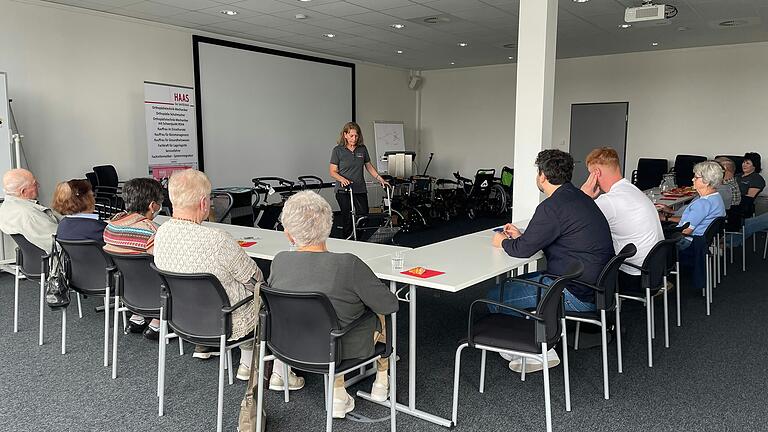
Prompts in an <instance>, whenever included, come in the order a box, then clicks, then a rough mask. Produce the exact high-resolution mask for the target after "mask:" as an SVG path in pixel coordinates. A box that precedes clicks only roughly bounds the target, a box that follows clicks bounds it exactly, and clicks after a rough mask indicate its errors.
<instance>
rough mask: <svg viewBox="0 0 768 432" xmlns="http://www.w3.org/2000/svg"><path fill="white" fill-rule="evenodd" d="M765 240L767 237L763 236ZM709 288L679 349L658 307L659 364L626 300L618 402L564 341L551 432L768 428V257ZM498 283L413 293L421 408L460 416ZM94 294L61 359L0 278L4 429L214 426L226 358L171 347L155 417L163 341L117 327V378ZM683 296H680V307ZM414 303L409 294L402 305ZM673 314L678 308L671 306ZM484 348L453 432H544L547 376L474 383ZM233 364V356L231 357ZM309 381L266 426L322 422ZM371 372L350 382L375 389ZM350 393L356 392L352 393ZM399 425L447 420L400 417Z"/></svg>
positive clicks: (272, 399) (686, 300) (31, 286)
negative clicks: (454, 404) (456, 371)
mask: <svg viewBox="0 0 768 432" xmlns="http://www.w3.org/2000/svg"><path fill="white" fill-rule="evenodd" d="M759 243H761V242H759ZM736 261H737V262H736V263H735V264H734V265H732V266H731V267H730V268H729V271H730V273H729V275H728V276H727V277H725V278H724V279H723V283H722V285H720V286H718V288H716V289H715V292H714V304H713V306H712V315H711V316H709V317H707V316H706V315H705V309H704V300H703V298H702V297H701V295H700V292H699V293H697V292H693V290H691V289H686V283H685V282H684V283H683V291H682V293H683V306H682V310H683V325H682V327H676V326H674V325H673V323H672V320H671V322H670V324H671V326H670V340H671V347H670V348H669V349H665V348H664V342H663V326H662V315H661V312H662V307H661V306H662V303H661V299H658V300H657V305H658V307H657V308H656V311H657V339H656V340H655V342H654V367H653V368H652V369H651V368H648V367H647V364H646V351H645V349H646V348H645V347H646V345H645V323H644V320H645V315H644V311H643V309H642V308H641V307H639V306H637V305H631V304H628V305H627V306H626V307H625V310H624V314H623V315H622V323H623V325H624V327H625V328H626V330H627V331H626V334H625V335H624V337H623V345H624V373H623V374H618V373H617V370H616V352H615V344H613V343H612V344H611V346H610V347H609V363H610V384H611V399H610V400H604V399H603V396H602V372H601V357H600V349H599V348H593V349H581V350H578V351H573V350H572V349H570V350H569V357H570V359H571V369H570V370H571V392H572V393H571V394H572V402H573V410H572V412H566V411H565V402H564V395H563V377H562V371H563V368H562V365H561V366H558V367H556V368H554V369H552V374H551V377H552V379H551V389H552V412H553V424H554V430H556V431H582V430H584V431H586V430H605V431H679V430H685V431H724V430H732V431H765V430H768V426H766V425H765V418H766V414H768V386H766V379H767V378H768V369H767V368H766V366H765V365H764V364H765V357H766V349H765V344H766V340H767V339H766V333H767V330H766V326H765V325H764V317H765V311H766V308H768V284H767V283H766V281H767V280H768V263H767V262H766V261H763V260H762V259H761V257H760V256H758V254H753V253H751V252H749V253H748V257H747V262H748V271H747V272H746V273H742V272H741V270H740V262H739V257H738V256H737V257H736ZM488 287H489V284H488V283H486V284H481V285H479V286H476V287H473V288H470V289H467V290H465V291H463V292H461V293H458V294H448V293H441V292H437V291H433V290H421V291H419V294H418V304H419V313H418V323H417V329H418V347H419V348H418V352H417V359H418V364H417V376H418V386H417V388H416V391H417V406H418V407H419V408H420V409H422V410H425V411H428V412H430V413H434V414H436V415H439V416H442V417H449V416H450V413H451V397H452V381H453V367H454V352H455V350H456V347H457V341H458V340H459V339H460V338H461V337H462V336H463V334H464V333H465V332H466V320H467V310H468V307H469V304H470V303H471V301H472V300H473V299H475V298H478V297H480V296H482V295H483V294H484V293H485V291H486V290H487V289H488ZM98 304H99V301H98V299H94V298H89V299H87V300H85V301H84V303H83V308H84V316H83V318H82V319H78V318H77V313H76V310H77V309H76V307H74V303H73V305H72V307H70V313H69V317H68V318H69V319H68V326H67V327H68V352H67V354H66V355H63V356H62V355H61V354H60V353H59V350H60V345H59V342H60V335H61V331H60V314H59V313H58V312H52V311H50V310H47V309H46V311H45V325H46V332H45V344H44V345H43V346H38V345H37V316H38V315H37V285H36V284H35V283H34V282H30V281H22V282H21V295H20V309H21V310H20V321H19V332H18V333H13V332H12V329H13V276H11V275H8V274H2V275H0V346H2V347H3V350H2V355H3V359H4V360H2V366H0V430H4V431H43V430H45V431H85V430H100V431H177V430H178V431H182V430H183V431H210V430H215V419H216V417H215V415H216V380H217V375H216V370H217V361H215V360H209V361H201V360H197V359H193V358H192V357H191V355H190V353H191V351H192V349H193V347H192V345H190V344H186V355H184V356H179V355H178V351H177V349H176V345H175V343H174V344H173V345H171V346H170V348H169V350H168V363H167V387H166V413H165V416H163V417H158V416H157V399H156V397H155V387H156V369H157V368H156V360H157V346H156V344H154V343H151V342H149V341H147V340H144V339H143V338H142V337H141V336H139V335H127V336H124V335H122V333H120V335H119V347H120V348H119V363H118V366H119V368H118V372H119V376H118V378H117V379H116V380H112V379H111V377H110V372H111V369H110V368H105V367H103V366H102V344H103V338H102V334H103V333H102V332H103V314H101V313H96V312H94V309H93V308H94V306H96V305H98ZM671 305H674V302H672V303H671ZM401 308H402V309H401V310H403V311H405V310H406V309H407V304H402V305H401ZM670 311H671V316H673V313H672V311H674V309H673V308H671V309H670ZM407 326H408V319H407V314H405V313H403V314H400V318H399V332H398V344H399V347H400V348H402V349H403V350H402V351H401V352H400V353H399V355H400V356H401V358H402V361H401V362H399V368H398V375H399V376H398V398H399V400H400V402H405V401H406V399H407V396H406V393H407V380H406V378H407V359H408V354H407V350H406V347H407V328H408V327H407ZM479 359H480V355H479V352H477V351H475V350H465V354H464V357H463V362H462V367H461V389H460V393H459V394H460V403H459V422H458V425H457V426H456V427H455V430H456V431H484V432H493V431H508V430H521V431H529V430H544V413H543V404H544V402H543V392H542V374H541V373H537V374H530V375H529V376H528V377H527V379H526V381H525V382H521V381H520V379H519V375H516V374H514V373H513V372H511V371H510V370H509V369H508V368H507V364H506V362H504V361H503V360H502V359H501V358H499V357H498V356H496V355H489V356H488V368H487V376H486V389H485V393H484V394H480V393H479V392H478V391H477V385H478V376H479ZM235 360H236V358H235ZM306 380H307V385H306V387H305V388H304V389H303V390H301V391H298V392H293V393H292V395H291V401H290V403H288V404H286V403H283V401H282V395H281V394H279V393H277V392H269V394H268V395H267V401H266V409H267V412H268V415H269V423H268V430H269V431H319V430H323V421H324V417H323V414H324V413H323V390H322V381H323V380H322V377H321V376H307V377H306ZM370 384H371V379H369V380H367V381H364V382H362V383H360V384H359V385H356V386H354V387H353V388H352V389H351V390H352V391H356V390H367V389H368V387H369V386H370ZM244 391H245V383H243V382H239V381H237V380H236V382H235V384H234V385H232V386H229V385H227V386H226V388H225V395H224V399H225V415H224V428H225V430H227V431H233V430H235V429H236V426H237V413H238V408H239V403H240V400H241V398H242V396H243V393H244ZM351 393H352V392H351ZM357 407H358V408H357V411H359V412H360V413H361V414H364V415H367V416H369V417H381V416H385V415H387V413H388V411H387V410H386V409H385V408H382V407H379V406H376V405H372V404H371V403H368V402H365V401H363V400H361V399H360V398H357ZM397 425H398V429H399V430H401V431H444V430H445V429H444V428H442V427H439V426H435V425H433V424H430V423H427V422H424V421H422V420H419V419H415V418H412V417H409V416H406V415H399V416H398V420H397ZM334 429H335V430H338V431H353V430H368V431H387V430H389V424H388V423H387V422H383V423H377V424H372V425H363V424H359V423H355V422H352V421H348V420H336V421H334Z"/></svg>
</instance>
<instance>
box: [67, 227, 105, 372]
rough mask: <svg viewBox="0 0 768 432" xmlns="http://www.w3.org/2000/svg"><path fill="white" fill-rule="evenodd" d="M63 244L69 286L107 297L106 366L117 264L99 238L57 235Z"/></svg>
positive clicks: (78, 291)
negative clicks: (68, 237)
mask: <svg viewBox="0 0 768 432" xmlns="http://www.w3.org/2000/svg"><path fill="white" fill-rule="evenodd" d="M56 242H57V243H58V244H59V245H60V246H61V249H62V250H63V252H64V254H65V255H66V257H65V259H63V260H62V261H63V262H65V263H66V266H65V270H66V275H67V282H68V284H69V288H70V289H72V290H73V291H75V292H76V293H78V294H82V295H85V296H93V297H97V298H98V297H103V298H104V367H107V366H109V302H110V301H111V299H112V296H113V293H114V291H113V289H112V287H113V283H112V282H111V280H110V279H111V278H112V277H113V276H114V272H115V270H116V269H115V267H114V264H113V263H112V259H111V258H110V257H109V256H108V255H107V254H106V252H104V249H103V246H104V244H103V243H101V242H98V241H96V240H63V239H60V238H58V237H57V238H56ZM61 320H62V321H61V323H62V325H61V353H62V354H65V353H66V347H67V325H66V324H67V309H66V308H62V318H61Z"/></svg>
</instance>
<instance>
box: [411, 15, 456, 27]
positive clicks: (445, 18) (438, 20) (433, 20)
mask: <svg viewBox="0 0 768 432" xmlns="http://www.w3.org/2000/svg"><path fill="white" fill-rule="evenodd" d="M408 21H410V22H413V23H416V24H421V25H424V24H429V25H430V26H434V25H440V24H446V23H452V22H457V21H461V19H459V18H456V17H454V16H451V15H448V14H441V15H428V16H423V17H418V18H411V19H409V20H408Z"/></svg>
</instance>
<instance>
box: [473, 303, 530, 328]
mask: <svg viewBox="0 0 768 432" xmlns="http://www.w3.org/2000/svg"><path fill="white" fill-rule="evenodd" d="M478 303H482V304H487V305H493V306H497V307H500V308H502V309H507V310H511V311H515V312H517V313H519V314H520V315H523V316H526V317H528V318H530V319H534V320H536V321H544V318H542V317H540V316H538V315H536V314H533V313H530V312H528V311H526V310H523V309H518V308H516V307H512V306H509V305H505V304H504V303H500V302H497V301H493V300H486V299H477V300H475V301H473V302H472V305H471V306H470V307H469V324H470V326H471V325H472V315H473V311H474V309H475V304H478Z"/></svg>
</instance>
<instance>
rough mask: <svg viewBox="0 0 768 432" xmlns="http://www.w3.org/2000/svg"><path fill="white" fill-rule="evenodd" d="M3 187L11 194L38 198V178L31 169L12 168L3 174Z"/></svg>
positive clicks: (25, 197)
mask: <svg viewBox="0 0 768 432" xmlns="http://www.w3.org/2000/svg"><path fill="white" fill-rule="evenodd" d="M3 189H4V190H5V193H6V194H8V195H11V196H15V197H19V198H24V199H37V180H35V176H34V175H32V173H31V172H30V171H29V170H25V169H24V168H16V169H12V170H10V171H8V172H6V173H5V175H3Z"/></svg>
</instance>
